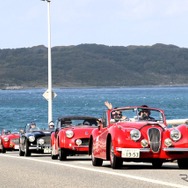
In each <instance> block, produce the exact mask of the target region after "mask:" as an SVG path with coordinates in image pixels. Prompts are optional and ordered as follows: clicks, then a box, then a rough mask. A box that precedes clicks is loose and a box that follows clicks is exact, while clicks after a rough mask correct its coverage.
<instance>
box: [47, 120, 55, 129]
mask: <svg viewBox="0 0 188 188" xmlns="http://www.w3.org/2000/svg"><path fill="white" fill-rule="evenodd" d="M54 126H55V125H54V122H53V121H50V123H49V124H48V127H49V129H54Z"/></svg>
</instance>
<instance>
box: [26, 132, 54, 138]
mask: <svg viewBox="0 0 188 188" xmlns="http://www.w3.org/2000/svg"><path fill="white" fill-rule="evenodd" d="M26 135H28V136H30V135H34V136H36V137H38V136H50V135H51V132H50V131H33V132H29V133H26Z"/></svg>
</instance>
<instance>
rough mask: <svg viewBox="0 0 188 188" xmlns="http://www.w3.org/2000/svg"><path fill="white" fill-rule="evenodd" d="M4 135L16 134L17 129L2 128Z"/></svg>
mask: <svg viewBox="0 0 188 188" xmlns="http://www.w3.org/2000/svg"><path fill="white" fill-rule="evenodd" d="M3 132H4V134H5V135H9V134H18V133H19V131H18V130H17V129H4V130H3Z"/></svg>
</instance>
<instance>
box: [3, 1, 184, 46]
mask: <svg viewBox="0 0 188 188" xmlns="http://www.w3.org/2000/svg"><path fill="white" fill-rule="evenodd" d="M50 18H51V19H50V23H51V47H54V46H70V45H79V44H93V43H95V44H103V45H107V46H125V47H126V46H129V45H137V46H140V45H142V46H151V45H154V44H156V43H163V44H167V45H168V44H173V45H176V46H178V47H184V48H188V23H187V22H188V21H187V20H188V0H51V2H50ZM47 21H48V3H47V1H41V0H3V1H1V4H0V28H1V31H0V49H7V48H10V49H13V48H25V47H26V48H27V47H33V46H38V45H45V46H46V47H47V46H48V22H47Z"/></svg>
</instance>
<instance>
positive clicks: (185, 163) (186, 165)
mask: <svg viewBox="0 0 188 188" xmlns="http://www.w3.org/2000/svg"><path fill="white" fill-rule="evenodd" d="M177 162H178V167H179V168H180V169H188V159H178V161H177Z"/></svg>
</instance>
